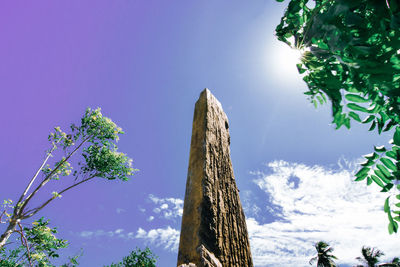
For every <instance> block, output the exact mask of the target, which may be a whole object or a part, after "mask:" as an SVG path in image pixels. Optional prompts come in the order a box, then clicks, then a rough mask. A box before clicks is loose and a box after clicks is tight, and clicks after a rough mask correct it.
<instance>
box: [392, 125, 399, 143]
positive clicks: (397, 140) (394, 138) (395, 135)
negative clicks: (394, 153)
mask: <svg viewBox="0 0 400 267" xmlns="http://www.w3.org/2000/svg"><path fill="white" fill-rule="evenodd" d="M393 143H394V144H395V145H397V146H400V127H396V131H395V133H394V135H393Z"/></svg>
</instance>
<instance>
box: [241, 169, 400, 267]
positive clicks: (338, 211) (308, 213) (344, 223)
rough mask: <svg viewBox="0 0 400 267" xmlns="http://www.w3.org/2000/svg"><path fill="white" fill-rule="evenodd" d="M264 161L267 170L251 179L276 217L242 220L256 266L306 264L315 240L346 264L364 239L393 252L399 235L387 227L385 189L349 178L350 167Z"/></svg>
mask: <svg viewBox="0 0 400 267" xmlns="http://www.w3.org/2000/svg"><path fill="white" fill-rule="evenodd" d="M268 167H269V168H270V170H269V172H268V173H264V172H256V173H254V174H255V175H256V176H257V178H256V179H255V180H254V182H255V183H256V184H257V185H258V187H259V188H260V189H262V190H263V191H265V193H266V194H267V196H268V198H269V200H268V202H269V203H267V206H269V210H272V211H273V214H271V215H273V216H274V217H278V220H276V221H274V222H272V223H267V224H260V223H259V222H257V221H256V220H255V219H253V218H249V219H248V220H247V224H248V230H249V235H250V238H251V241H250V243H251V247H252V253H253V258H254V262H255V265H256V266H278V265H279V266H307V265H308V260H309V259H310V257H311V256H312V255H313V254H314V249H313V244H314V243H315V242H317V241H320V240H325V241H327V242H328V243H330V244H331V245H332V246H334V247H335V253H334V254H335V255H336V256H337V257H339V258H340V262H341V263H347V264H349V263H350V264H352V263H355V262H356V260H355V259H354V258H355V257H356V256H359V254H360V250H361V247H362V246H363V245H367V246H374V247H375V246H376V247H378V248H379V249H381V250H383V251H384V252H385V253H386V255H387V256H388V257H394V256H395V253H397V252H398V237H396V236H389V235H388V233H387V218H386V216H385V214H384V212H383V210H382V209H383V203H384V198H385V195H383V194H381V193H379V192H378V190H377V188H371V187H367V186H365V185H363V184H360V183H355V182H353V181H352V180H353V176H352V170H349V169H346V168H340V169H339V170H329V169H326V168H324V167H321V166H311V167H310V166H306V165H304V164H296V163H288V162H285V161H274V162H271V163H269V164H268ZM265 210H268V208H267V207H265Z"/></svg>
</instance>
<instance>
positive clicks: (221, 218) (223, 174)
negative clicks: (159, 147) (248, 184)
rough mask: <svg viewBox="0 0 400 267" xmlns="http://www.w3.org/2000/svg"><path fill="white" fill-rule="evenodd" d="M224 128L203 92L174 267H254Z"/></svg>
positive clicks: (212, 102)
mask: <svg viewBox="0 0 400 267" xmlns="http://www.w3.org/2000/svg"><path fill="white" fill-rule="evenodd" d="M228 128H229V123H228V118H227V117H226V115H225V113H224V111H223V110H222V106H221V104H220V103H219V102H218V100H217V99H216V98H215V97H214V96H213V95H212V94H211V93H210V91H209V90H208V89H205V90H204V91H203V92H202V93H201V94H200V98H199V100H198V101H197V102H196V106H195V111H194V118H193V130H192V141H191V147H190V157H189V169H188V177H187V182H186V193H185V202H184V208H183V216H182V227H181V236H180V243H179V253H178V266H179V265H183V266H185V265H186V266H190V265H188V264H189V263H191V264H195V266H197V267H206V266H210V267H219V266H224V267H230V266H241V267H245V266H249V267H251V266H253V263H252V259H251V252H250V245H249V239H248V233H247V227H246V221H245V216H244V213H243V209H242V205H241V203H240V198H239V191H238V189H237V187H236V182H235V178H234V175H233V169H232V163H231V159H230V148H229V144H230V137H229V130H228Z"/></svg>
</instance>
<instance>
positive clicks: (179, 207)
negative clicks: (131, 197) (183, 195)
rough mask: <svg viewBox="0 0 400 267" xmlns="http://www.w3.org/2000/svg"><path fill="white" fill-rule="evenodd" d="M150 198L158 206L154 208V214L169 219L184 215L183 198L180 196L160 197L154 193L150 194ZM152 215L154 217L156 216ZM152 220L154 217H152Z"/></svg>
mask: <svg viewBox="0 0 400 267" xmlns="http://www.w3.org/2000/svg"><path fill="white" fill-rule="evenodd" d="M149 200H150V201H151V202H152V203H153V204H155V205H156V206H155V207H154V208H153V213H155V214H153V215H157V216H158V217H159V218H164V219H167V220H174V219H175V218H178V217H180V216H182V213H183V200H182V199H179V198H159V197H156V196H154V195H151V194H150V195H149ZM153 215H152V216H150V217H149V219H150V218H151V217H153V218H154V216H153ZM151 220H152V219H151Z"/></svg>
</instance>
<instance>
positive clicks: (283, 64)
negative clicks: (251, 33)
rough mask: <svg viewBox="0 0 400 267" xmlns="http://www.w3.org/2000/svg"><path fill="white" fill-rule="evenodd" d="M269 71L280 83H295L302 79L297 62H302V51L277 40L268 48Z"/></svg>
mask: <svg viewBox="0 0 400 267" xmlns="http://www.w3.org/2000/svg"><path fill="white" fill-rule="evenodd" d="M268 50H269V51H268V54H267V64H268V72H271V74H273V75H274V77H272V78H274V79H277V80H279V82H280V83H286V84H288V83H293V82H297V81H300V80H301V75H300V74H299V73H298V71H297V67H296V64H298V63H300V58H301V51H300V50H297V49H293V48H290V47H289V46H288V45H286V44H284V43H282V42H278V41H275V42H273V44H272V47H271V48H270V49H268Z"/></svg>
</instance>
